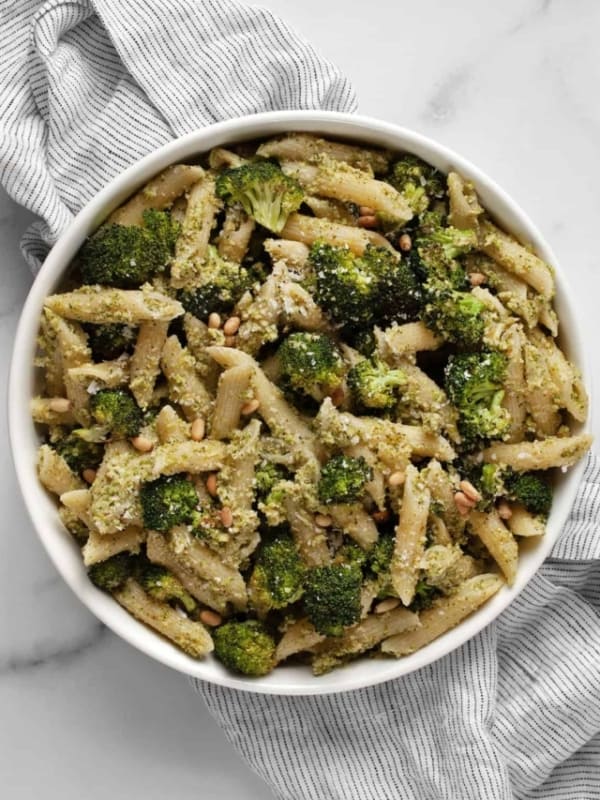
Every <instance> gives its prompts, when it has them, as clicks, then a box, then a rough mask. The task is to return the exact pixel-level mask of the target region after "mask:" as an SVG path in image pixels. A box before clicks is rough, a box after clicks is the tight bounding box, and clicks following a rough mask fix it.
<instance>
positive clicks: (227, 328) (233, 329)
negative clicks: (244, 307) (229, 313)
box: [223, 317, 242, 336]
mask: <svg viewBox="0 0 600 800" xmlns="http://www.w3.org/2000/svg"><path fill="white" fill-rule="evenodd" d="M241 324H242V320H241V319H240V318H239V317H229V319H228V320H227V322H226V323H225V325H223V333H224V334H225V336H234V335H235V334H236V333H237V332H238V330H239V327H240V325H241Z"/></svg>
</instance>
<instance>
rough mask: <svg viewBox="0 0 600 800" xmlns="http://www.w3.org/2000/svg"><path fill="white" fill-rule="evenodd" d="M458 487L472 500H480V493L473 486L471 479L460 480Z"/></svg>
mask: <svg viewBox="0 0 600 800" xmlns="http://www.w3.org/2000/svg"><path fill="white" fill-rule="evenodd" d="M458 487H459V489H462V491H463V493H464V494H466V495H467V497H468V498H469V500H472V501H473V502H474V503H478V502H479V501H480V500H481V494H480V493H479V492H478V491H477V489H476V488H475V487H474V486H473V484H472V483H471V481H461V482H460V483H459V484H458Z"/></svg>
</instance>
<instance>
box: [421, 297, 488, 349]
mask: <svg viewBox="0 0 600 800" xmlns="http://www.w3.org/2000/svg"><path fill="white" fill-rule="evenodd" d="M484 311H485V305H484V304H483V303H482V302H481V300H478V299H477V298H476V297H475V296H474V295H472V294H470V293H469V292H459V291H456V290H455V289H450V288H448V287H447V286H446V285H440V284H436V285H432V284H429V285H428V288H427V305H426V306H425V309H424V312H423V321H424V322H425V324H426V325H427V326H428V327H429V328H431V329H432V330H433V331H435V333H437V334H439V336H441V337H442V338H443V339H446V340H447V341H449V342H454V344H457V345H460V346H461V347H463V348H466V349H469V350H472V349H475V348H477V347H480V346H481V342H482V340H483V335H484V332H485V318H484V316H483V312H484Z"/></svg>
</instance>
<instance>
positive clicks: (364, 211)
mask: <svg viewBox="0 0 600 800" xmlns="http://www.w3.org/2000/svg"><path fill="white" fill-rule="evenodd" d="M358 214H359V216H361V217H374V216H375V209H374V208H371V206H360V208H359V209H358Z"/></svg>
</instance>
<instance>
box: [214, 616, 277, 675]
mask: <svg viewBox="0 0 600 800" xmlns="http://www.w3.org/2000/svg"><path fill="white" fill-rule="evenodd" d="M213 641H214V643H215V656H216V657H217V658H218V659H219V661H221V662H222V663H223V664H224V665H225V666H226V667H227V668H228V669H230V670H233V672H241V673H242V675H251V676H253V677H259V676H261V675H267V673H269V672H271V670H272V669H273V667H274V666H275V642H274V640H273V638H272V637H271V636H270V635H269V634H268V633H267V631H266V629H265V627H264V626H263V625H262V623H260V622H257V621H256V620H251V619H249V620H245V621H244V622H226V623H225V624H224V625H221V626H219V627H218V628H217V629H216V630H215V632H214V633H213Z"/></svg>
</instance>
